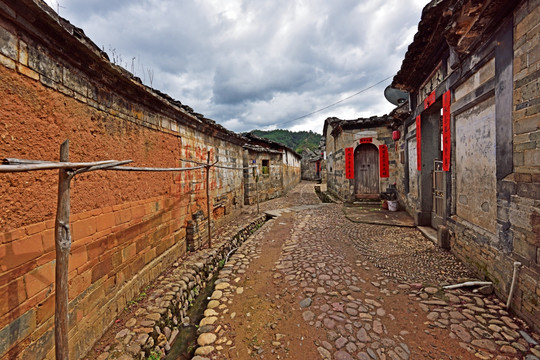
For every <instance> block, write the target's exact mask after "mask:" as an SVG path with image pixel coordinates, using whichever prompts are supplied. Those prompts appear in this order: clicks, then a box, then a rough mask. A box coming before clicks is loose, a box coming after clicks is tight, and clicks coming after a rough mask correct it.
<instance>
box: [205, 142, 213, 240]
mask: <svg viewBox="0 0 540 360" xmlns="http://www.w3.org/2000/svg"><path fill="white" fill-rule="evenodd" d="M210 168H211V165H210V151H208V158H207V159H206V212H207V213H208V248H209V249H211V248H212V215H211V213H210Z"/></svg>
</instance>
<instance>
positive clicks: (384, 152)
mask: <svg viewBox="0 0 540 360" xmlns="http://www.w3.org/2000/svg"><path fill="white" fill-rule="evenodd" d="M379 176H380V177H382V178H387V177H389V176H390V169H389V165H388V146H386V145H379Z"/></svg>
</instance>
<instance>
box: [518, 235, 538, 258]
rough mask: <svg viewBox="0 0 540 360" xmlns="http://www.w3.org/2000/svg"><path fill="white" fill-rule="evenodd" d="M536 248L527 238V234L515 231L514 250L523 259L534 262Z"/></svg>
mask: <svg viewBox="0 0 540 360" xmlns="http://www.w3.org/2000/svg"><path fill="white" fill-rule="evenodd" d="M536 250H537V247H536V246H534V245H533V244H532V243H531V242H530V241H529V240H528V238H527V235H525V234H521V233H517V234H515V236H514V252H515V253H516V254H518V255H519V256H521V257H523V258H524V259H526V260H528V261H530V262H532V263H535V262H536Z"/></svg>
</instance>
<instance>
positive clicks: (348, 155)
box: [345, 147, 354, 179]
mask: <svg viewBox="0 0 540 360" xmlns="http://www.w3.org/2000/svg"><path fill="white" fill-rule="evenodd" d="M345 177H346V178H347V179H354V149H353V148H352V147H348V148H345Z"/></svg>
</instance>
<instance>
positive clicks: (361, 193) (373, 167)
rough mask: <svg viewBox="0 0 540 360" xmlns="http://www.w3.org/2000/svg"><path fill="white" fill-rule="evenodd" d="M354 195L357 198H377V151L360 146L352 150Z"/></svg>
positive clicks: (370, 147)
mask: <svg viewBox="0 0 540 360" xmlns="http://www.w3.org/2000/svg"><path fill="white" fill-rule="evenodd" d="M354 179H355V181H354V194H355V197H356V198H357V199H358V198H377V197H379V150H378V149H377V147H376V146H375V145H373V144H360V145H358V146H357V147H356V149H355V150H354Z"/></svg>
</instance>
